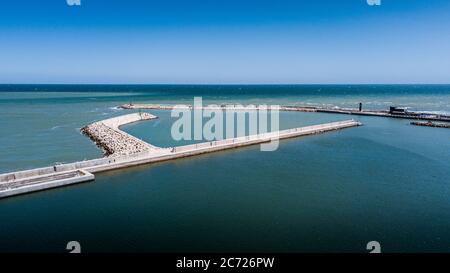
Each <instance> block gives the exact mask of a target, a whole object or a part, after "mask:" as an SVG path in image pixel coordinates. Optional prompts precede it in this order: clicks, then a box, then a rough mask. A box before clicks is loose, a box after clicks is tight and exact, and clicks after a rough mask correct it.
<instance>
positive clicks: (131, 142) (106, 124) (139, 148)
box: [81, 113, 160, 156]
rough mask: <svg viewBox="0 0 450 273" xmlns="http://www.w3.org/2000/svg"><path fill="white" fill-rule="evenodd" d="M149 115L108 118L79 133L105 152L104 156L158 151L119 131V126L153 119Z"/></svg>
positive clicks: (156, 148) (153, 117)
mask: <svg viewBox="0 0 450 273" xmlns="http://www.w3.org/2000/svg"><path fill="white" fill-rule="evenodd" d="M155 118H157V117H156V116H153V115H151V114H149V113H134V114H129V115H124V116H120V117H116V118H110V119H107V120H102V121H99V122H95V123H92V124H90V125H88V126H85V127H83V128H82V129H81V132H82V133H83V134H85V135H87V136H89V138H91V139H92V140H93V141H94V142H95V143H96V144H97V145H98V146H99V147H101V148H102V149H103V151H104V152H105V156H121V155H131V154H137V153H142V152H149V151H152V150H158V149H160V148H158V147H155V146H152V145H150V144H148V143H147V142H145V141H142V140H140V139H138V138H136V137H134V136H131V135H129V134H127V133H125V132H123V131H122V130H120V129H119V126H121V125H124V124H127V123H132V122H136V121H141V120H150V119H155Z"/></svg>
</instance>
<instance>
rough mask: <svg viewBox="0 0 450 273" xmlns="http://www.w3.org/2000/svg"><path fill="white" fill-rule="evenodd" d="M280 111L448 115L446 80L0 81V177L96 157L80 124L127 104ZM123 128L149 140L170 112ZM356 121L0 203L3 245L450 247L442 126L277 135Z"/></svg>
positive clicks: (12, 248)
mask: <svg viewBox="0 0 450 273" xmlns="http://www.w3.org/2000/svg"><path fill="white" fill-rule="evenodd" d="M195 96H201V97H202V98H203V103H204V104H205V105H206V104H211V103H215V104H224V103H232V104H234V103H241V104H244V105H245V104H279V105H302V106H328V107H333V106H338V107H355V108H356V107H357V106H358V103H359V102H362V103H363V108H364V109H388V107H389V106H391V105H396V106H406V107H409V108H410V109H412V110H423V111H430V112H440V113H442V112H445V113H450V85H225V86H221V85H0V173H4V172H10V171H15V170H23V169H29V168H37V167H44V166H49V165H52V164H55V163H62V162H73V161H78V160H83V159H93V158H98V157H101V156H102V152H101V150H100V149H98V148H97V147H96V145H95V144H94V143H93V142H92V141H90V140H89V138H87V137H85V136H83V135H82V134H81V133H80V132H79V130H80V128H81V127H83V126H84V125H87V124H89V123H92V122H94V121H98V120H101V119H105V118H108V117H113V116H118V115H123V114H126V113H132V112H137V111H136V110H122V109H119V108H117V106H118V105H120V104H124V103H130V102H132V103H163V104H192V103H193V98H194V97H195ZM146 112H149V113H152V114H155V115H157V116H159V119H157V120H152V121H146V122H140V123H134V124H129V125H126V126H124V127H123V130H125V131H127V132H128V133H130V134H132V135H134V136H136V137H139V138H141V139H144V140H145V141H148V142H150V143H151V144H154V145H156V146H161V147H169V146H177V145H184V144H187V142H186V141H175V140H173V139H172V138H171V132H170V129H171V126H172V123H173V122H174V120H175V119H174V118H171V117H170V111H163V110H158V111H154V110H147V111H146ZM351 118H354V119H357V120H359V121H361V122H362V123H363V124H364V126H361V127H357V128H350V129H345V130H342V131H336V132H330V133H325V134H321V135H314V136H308V137H301V138H294V139H289V140H282V141H281V142H280V147H279V149H278V150H276V151H274V152H261V151H260V149H259V146H249V147H245V148H239V149H233V150H228V151H223V152H217V153H211V154H205V155H200V156H195V157H190V158H184V159H179V160H175V161H168V162H163V163H157V164H152V165H145V166H139V167H133V168H128V169H125V170H120V171H112V172H106V173H102V174H97V175H96V180H95V181H94V182H92V183H84V184H79V185H74V186H70V187H64V188H58V189H53V190H48V191H43V192H37V193H32V194H28V195H23V196H17V197H13V198H8V199H2V200H0V251H2V252H30V251H31V252H38V251H44V252H55V251H56V252H66V249H65V248H66V244H67V242H68V241H78V242H80V244H81V247H82V251H83V252H247V251H249V252H367V250H366V244H367V242H369V241H378V242H380V243H381V248H382V251H383V252H450V198H449V197H450V130H449V129H442V128H428V127H418V126H411V125H410V124H409V122H410V120H403V119H388V118H378V117H363V116H348V115H338V114H326V113H296V112H282V113H280V121H281V124H280V128H281V129H287V128H293V127H300V126H305V125H313V124H319V123H325V122H331V121H338V120H346V119H351Z"/></svg>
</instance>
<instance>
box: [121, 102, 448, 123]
mask: <svg viewBox="0 0 450 273" xmlns="http://www.w3.org/2000/svg"><path fill="white" fill-rule="evenodd" d="M119 107H120V108H123V109H153V110H172V109H190V110H192V109H203V110H235V111H241V110H249V109H251V108H249V107H245V106H242V105H232V104H231V105H217V106H214V105H208V106H202V107H194V106H192V105H161V104H123V105H120V106H119ZM262 107H266V106H261V105H255V106H253V109H254V110H259V109H261V108H262ZM277 110H279V111H296V112H317V113H330V114H344V115H357V116H375V117H385V118H401V119H415V120H431V121H447V122H450V116H449V115H441V114H430V113H426V112H409V113H404V114H396V113H391V112H389V111H387V110H359V109H354V108H323V107H314V106H311V107H309V106H308V107H305V106H279V107H278V108H277Z"/></svg>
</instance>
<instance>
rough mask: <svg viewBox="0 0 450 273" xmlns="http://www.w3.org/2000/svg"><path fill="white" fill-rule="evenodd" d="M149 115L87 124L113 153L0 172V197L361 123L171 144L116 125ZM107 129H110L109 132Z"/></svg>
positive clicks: (147, 117) (336, 124)
mask: <svg viewBox="0 0 450 273" xmlns="http://www.w3.org/2000/svg"><path fill="white" fill-rule="evenodd" d="M136 115H139V116H136ZM153 118H156V117H155V116H152V115H150V114H148V115H147V114H131V115H126V116H122V117H119V118H114V119H110V120H105V121H102V122H99V123H94V124H96V125H95V127H101V129H98V130H97V131H95V130H93V129H92V125H90V126H91V128H90V129H89V134H90V137H91V138H92V139H94V140H95V141H96V142H97V143H98V144H99V145H100V146H101V147H102V148H103V147H106V148H104V149H105V150H106V149H109V152H108V153H110V155H114V156H107V157H104V158H99V159H93V160H85V161H79V162H75V163H68V164H59V165H54V166H50V167H45V168H38V169H32V170H25V171H18V172H12V173H6V174H0V198H2V197H8V196H12V195H17V194H23V193H28V192H33V191H38V190H43V189H48V188H52V187H60V186H65V185H69V184H74V183H80V182H85V181H92V180H94V175H93V174H95V173H99V172H104V171H108V170H116V169H121V168H126V167H131V166H137V165H142V164H149V163H153V162H160V161H166V160H173V159H177V158H183V157H188V156H194V155H198V154H203V153H210V152H215V151H220V150H225V149H232V148H238V147H242V146H248V145H254V144H260V143H266V142H271V141H276V140H278V139H285V138H293V137H299V136H306V135H313V134H319V133H324V132H329V131H334V130H339V129H345V128H350V127H355V126H360V125H361V123H359V122H357V121H355V120H346V121H339V122H332V123H326V124H320V125H313V126H306V127H299V128H293V129H288V130H281V131H276V132H269V133H263V134H257V135H251V136H243V137H237V138H230V139H223V140H217V141H209V142H203V143H198V144H192V145H185V146H178V147H171V148H159V147H155V146H153V145H150V144H148V143H146V142H144V141H142V140H139V141H137V140H138V139H137V138H134V137H132V136H130V135H128V134H126V133H125V132H122V131H120V130H119V129H118V128H119V126H120V125H123V124H125V123H128V122H135V121H138V120H148V119H153ZM105 127H106V128H108V129H106V128H105ZM109 129H112V130H113V132H111V131H110V130H109ZM85 130H86V129H85ZM117 132H122V133H119V138H118V139H117V142H118V143H120V144H117V143H114V142H115V141H116V139H115V137H116V136H118V135H117ZM124 134H125V135H124ZM91 135H93V136H94V137H93V136H91ZM127 141H131V143H132V144H131V145H132V147H129V146H128V143H127ZM137 143H139V144H137ZM135 145H136V146H135ZM116 147H119V148H116Z"/></svg>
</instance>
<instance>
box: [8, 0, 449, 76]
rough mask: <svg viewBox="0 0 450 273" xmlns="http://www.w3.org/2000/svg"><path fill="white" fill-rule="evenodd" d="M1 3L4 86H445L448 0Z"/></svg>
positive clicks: (61, 0) (18, 0)
mask: <svg viewBox="0 0 450 273" xmlns="http://www.w3.org/2000/svg"><path fill="white" fill-rule="evenodd" d="M381 1H382V2H381V6H369V5H367V3H366V0H334V1H331V0H310V1H301V0H296V1H287V0H276V1H275V0H273V1H268V0H259V1H246V0H240V1H237V0H227V1H221V0H216V1H213V0H209V1H206V0H199V1H196V0H191V1H186V0H164V1H162V0H161V1H151V0H147V1H138V0H127V1H125V0H110V1H102V0H81V6H79V7H73V6H72V7H71V6H68V5H67V4H66V1H65V0H46V1H36V0H34V1H31V0H14V1H13V0H5V1H2V3H1V7H0V83H219V84H220V83H450V31H449V30H450V1H448V0H381Z"/></svg>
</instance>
